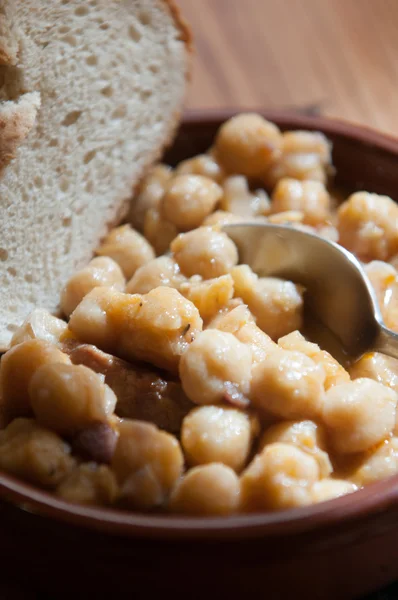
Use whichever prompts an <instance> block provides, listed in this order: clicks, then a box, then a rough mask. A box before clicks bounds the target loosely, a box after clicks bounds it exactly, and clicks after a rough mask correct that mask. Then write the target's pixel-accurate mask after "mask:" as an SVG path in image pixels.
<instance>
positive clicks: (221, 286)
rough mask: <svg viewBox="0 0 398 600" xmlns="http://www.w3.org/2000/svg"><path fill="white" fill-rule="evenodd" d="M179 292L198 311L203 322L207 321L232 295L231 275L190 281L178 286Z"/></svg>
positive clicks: (232, 283)
mask: <svg viewBox="0 0 398 600" xmlns="http://www.w3.org/2000/svg"><path fill="white" fill-rule="evenodd" d="M180 292H181V294H182V295H183V296H185V298H188V300H190V301H191V302H193V304H194V305H195V306H196V308H197V309H198V311H199V313H200V316H201V317H202V319H203V320H204V321H208V320H209V319H211V318H212V317H214V316H215V315H216V314H217V313H218V312H219V311H220V310H222V309H223V308H224V307H225V306H226V305H227V304H228V302H229V301H230V300H231V299H232V297H233V295H234V282H233V280H232V277H231V275H222V276H221V277H216V278H215V279H207V280H206V281H201V280H200V281H194V280H192V279H191V280H190V281H188V282H186V283H183V284H182V285H181V286H180Z"/></svg>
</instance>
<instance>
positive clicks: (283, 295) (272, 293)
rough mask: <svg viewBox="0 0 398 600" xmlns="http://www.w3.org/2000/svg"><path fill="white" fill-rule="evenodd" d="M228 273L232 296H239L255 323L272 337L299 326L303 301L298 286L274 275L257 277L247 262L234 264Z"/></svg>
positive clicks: (301, 318) (275, 337) (300, 324)
mask: <svg viewBox="0 0 398 600" xmlns="http://www.w3.org/2000/svg"><path fill="white" fill-rule="evenodd" d="M231 275H232V279H233V280H234V286H235V296H237V297H239V298H242V300H243V302H244V303H245V304H247V305H248V307H249V309H250V310H251V312H252V313H253V315H254V316H255V318H256V322H257V325H258V326H259V327H260V329H262V330H263V331H265V333H267V334H268V335H269V336H270V337H271V338H272V339H273V340H276V339H278V338H279V337H281V336H283V335H285V334H287V333H290V332H291V331H294V330H295V329H300V328H301V326H302V324H303V306H304V304H303V296H302V292H301V290H300V289H299V287H298V286H296V285H295V284H294V283H292V282H291V281H284V280H282V279H277V278H275V277H261V278H259V277H258V276H257V275H256V274H255V273H253V271H252V270H251V269H250V267H249V266H248V265H239V266H238V267H234V268H233V269H232V271H231Z"/></svg>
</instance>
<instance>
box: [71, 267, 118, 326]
mask: <svg viewBox="0 0 398 600" xmlns="http://www.w3.org/2000/svg"><path fill="white" fill-rule="evenodd" d="M125 284H126V280H125V279H124V276H123V273H122V271H121V269H120V267H119V265H118V264H117V263H116V262H115V261H114V260H112V259H111V258H109V257H108V256H98V257H97V258H93V260H92V261H91V262H89V264H88V265H87V267H85V268H84V269H82V270H81V271H78V272H77V273H75V274H74V275H72V277H71V278H70V279H69V281H68V283H67V284H66V286H65V287H64V289H63V290H62V293H61V309H62V312H63V313H64V314H65V315H66V316H67V317H69V316H70V315H71V314H72V312H73V311H74V310H75V308H76V306H77V305H78V304H79V302H81V301H82V300H83V298H84V296H86V295H87V294H88V293H89V292H91V290H93V289H94V288H96V287H99V286H106V287H113V288H115V289H117V290H119V291H122V290H124V286H125Z"/></svg>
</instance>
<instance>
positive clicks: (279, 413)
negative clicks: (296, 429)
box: [250, 350, 333, 419]
mask: <svg viewBox="0 0 398 600" xmlns="http://www.w3.org/2000/svg"><path fill="white" fill-rule="evenodd" d="M324 381H325V371H324V369H323V367H322V365H320V364H316V363H315V362H314V361H313V360H312V359H311V358H309V357H308V356H305V354H302V353H301V352H291V351H289V350H277V351H275V352H273V353H271V354H270V355H269V356H268V358H267V359H266V360H265V361H263V362H261V363H259V364H257V365H254V367H253V372H252V382H251V393H250V399H251V402H252V404H253V406H255V407H256V408H258V409H260V410H262V411H264V412H265V413H269V414H272V415H275V416H276V417H282V418H284V419H306V418H308V419H312V418H317V417H319V415H320V413H321V411H322V405H323V402H324V396H325V393H324ZM332 389H333V388H332Z"/></svg>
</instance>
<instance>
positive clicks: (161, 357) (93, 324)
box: [69, 287, 202, 373]
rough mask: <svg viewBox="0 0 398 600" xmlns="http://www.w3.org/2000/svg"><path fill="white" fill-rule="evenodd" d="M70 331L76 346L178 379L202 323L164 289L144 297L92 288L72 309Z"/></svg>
mask: <svg viewBox="0 0 398 600" xmlns="http://www.w3.org/2000/svg"><path fill="white" fill-rule="evenodd" d="M69 326H70V329H71V331H73V332H74V333H75V334H76V336H77V337H78V338H79V339H80V340H81V341H84V342H86V343H89V344H94V345H96V346H97V347H98V348H100V349H101V350H104V351H107V352H110V353H111V354H115V355H117V356H120V357H121V358H125V359H126V360H137V359H138V360H143V361H146V362H149V363H153V364H154V365H156V366H158V367H160V368H163V369H167V370H170V371H172V372H173V373H177V372H178V364H179V361H180V357H181V355H182V354H183V353H184V352H185V350H186V349H187V347H188V345H189V344H190V343H191V342H192V341H193V340H194V339H195V337H196V335H197V334H198V333H199V332H200V331H201V330H202V319H201V318H200V316H199V312H198V309H197V308H196V307H195V305H194V304H192V302H190V301H189V300H186V299H185V298H184V297H183V296H182V295H181V294H180V293H179V292H177V290H174V289H172V288H169V287H158V288H155V289H154V290H151V291H150V292H148V294H145V295H143V296H141V295H140V294H135V295H130V294H122V293H120V292H115V291H114V290H109V289H107V288H97V289H96V290H92V292H90V294H88V295H87V296H86V297H85V298H84V299H83V301H82V302H81V303H80V305H79V306H78V307H77V309H76V310H75V312H74V313H73V315H72V317H71V320H70V322H69Z"/></svg>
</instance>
